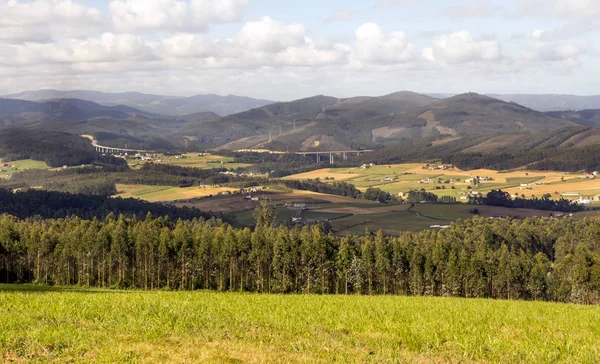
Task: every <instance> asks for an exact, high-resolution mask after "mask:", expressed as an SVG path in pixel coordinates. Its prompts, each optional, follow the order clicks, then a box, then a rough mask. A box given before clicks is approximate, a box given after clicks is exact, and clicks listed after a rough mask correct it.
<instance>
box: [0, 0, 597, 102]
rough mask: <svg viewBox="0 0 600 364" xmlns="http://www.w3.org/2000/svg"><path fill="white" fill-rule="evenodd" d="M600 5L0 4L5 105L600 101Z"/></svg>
mask: <svg viewBox="0 0 600 364" xmlns="http://www.w3.org/2000/svg"><path fill="white" fill-rule="evenodd" d="M599 16H600V1H599V0H503V1H500V0H345V1H342V0H325V1H324V0H319V1H317V0H304V1H297V0H294V1H291V0H0V94H9V93H16V92H22V91H28V90H36V89H45V88H52V89H59V90H72V89H89V90H97V91H104V92H126V91H139V92H144V93H155V94H163V95H177V96H191V95H195V94H207V93H214V94H220V95H227V94H234V95H241V96H249V97H255V98H264V99H270V100H276V101H285V100H292V99H298V98H302V97H308V96H312V95H317V94H324V95H329V96H336V97H350V96H359V95H364V96H376V95H384V94H388V93H392V92H396V91H402V90H410V91H415V92H422V93H463V92H469V91H471V92H479V93H538V94H542V93H543V94H546V93H556V94H576V95H595V94H600V90H599V88H600V62H599V60H600V59H599V58H600V48H599V47H600V44H598V43H599V42H597V41H595V40H596V39H598V36H599V35H600V34H599V33H600V22H598V20H597V19H598V17H599Z"/></svg>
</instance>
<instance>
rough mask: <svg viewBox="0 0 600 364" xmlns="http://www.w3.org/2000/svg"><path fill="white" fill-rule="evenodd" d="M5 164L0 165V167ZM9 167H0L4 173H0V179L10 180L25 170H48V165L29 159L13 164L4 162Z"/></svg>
mask: <svg viewBox="0 0 600 364" xmlns="http://www.w3.org/2000/svg"><path fill="white" fill-rule="evenodd" d="M4 163H5V162H2V163H0V166H1V165H2V164H4ZM6 164H8V165H9V167H0V169H2V170H4V172H0V179H3V178H10V177H11V176H12V175H13V174H14V173H16V172H19V171H22V170H25V169H48V168H50V167H48V165H47V164H46V163H44V162H41V161H34V160H31V159H23V160H18V161H13V162H6Z"/></svg>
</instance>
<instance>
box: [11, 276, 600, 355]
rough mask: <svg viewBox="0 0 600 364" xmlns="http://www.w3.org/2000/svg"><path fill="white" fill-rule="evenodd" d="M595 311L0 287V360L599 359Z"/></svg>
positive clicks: (486, 303) (599, 315)
mask: <svg viewBox="0 0 600 364" xmlns="http://www.w3.org/2000/svg"><path fill="white" fill-rule="evenodd" d="M599 335H600V307H597V306H579V305H571V304H556V303H543V302H527V301H498V300H485V299H460V298H432V297H402V296H318V295H267V294H263V295H259V294H245V293H244V294H242V293H210V292H204V291H195V292H167V291H117V290H101V289H83V288H80V289H67V288H50V287H37V286H23V285H0V361H5V362H6V361H35V362H57V363H59V362H89V361H95V362H106V363H108V362H141V363H154V362H199V361H208V362H332V361H340V362H407V363H408V362H411V363H412V362H507V363H508V362H510V363H548V362H554V363H573V362H579V363H594V362H597V358H598V357H600V341H598V339H597V338H598V336H599Z"/></svg>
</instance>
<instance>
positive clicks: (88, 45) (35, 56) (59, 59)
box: [0, 33, 156, 67]
mask: <svg viewBox="0 0 600 364" xmlns="http://www.w3.org/2000/svg"><path fill="white" fill-rule="evenodd" d="M2 51H3V54H5V55H7V56H9V57H2V58H0V63H3V64H4V65H8V66H27V65H32V66H36V65H37V66H40V67H43V65H47V64H71V65H73V64H85V63H92V64H93V63H102V62H127V61H130V62H131V61H147V60H152V59H155V58H156V56H155V55H154V54H153V52H152V50H151V49H150V47H149V46H148V45H146V43H145V42H144V40H143V39H142V38H140V37H137V36H134V35H126V34H113V33H104V34H102V35H101V36H100V37H99V38H90V39H86V40H77V39H71V40H68V41H60V42H55V43H26V44H21V45H9V46H5V47H4V48H3V49H2Z"/></svg>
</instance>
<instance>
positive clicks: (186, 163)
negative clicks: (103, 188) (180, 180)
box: [127, 153, 251, 169]
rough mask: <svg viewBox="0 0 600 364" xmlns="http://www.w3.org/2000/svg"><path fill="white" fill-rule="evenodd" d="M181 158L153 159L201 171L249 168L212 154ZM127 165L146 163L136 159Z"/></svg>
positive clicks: (193, 154)
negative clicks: (200, 169) (201, 169)
mask: <svg viewBox="0 0 600 364" xmlns="http://www.w3.org/2000/svg"><path fill="white" fill-rule="evenodd" d="M182 157H183V158H176V157H175V156H167V155H164V154H157V155H156V157H155V158H154V159H155V161H156V160H159V159H160V160H161V161H162V163H165V164H171V165H175V166H181V167H194V168H203V169H211V168H227V169H236V168H242V167H249V166H251V165H250V164H243V163H233V158H231V157H223V156H219V155H214V154H206V155H199V154H198V153H187V154H182ZM127 163H128V164H129V166H130V167H131V168H138V167H140V166H141V165H143V164H144V163H147V161H142V160H137V159H128V160H127Z"/></svg>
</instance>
